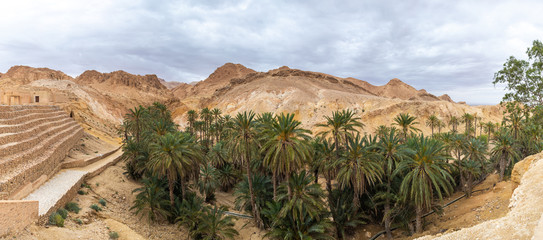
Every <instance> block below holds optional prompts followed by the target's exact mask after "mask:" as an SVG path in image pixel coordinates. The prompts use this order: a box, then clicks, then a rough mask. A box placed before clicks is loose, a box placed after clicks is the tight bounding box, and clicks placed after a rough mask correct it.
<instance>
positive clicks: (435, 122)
mask: <svg viewBox="0 0 543 240" xmlns="http://www.w3.org/2000/svg"><path fill="white" fill-rule="evenodd" d="M426 126H428V127H430V128H431V129H432V136H433V135H434V128H435V127H439V118H437V116H436V115H435V114H432V115H430V116H429V117H428V119H426Z"/></svg>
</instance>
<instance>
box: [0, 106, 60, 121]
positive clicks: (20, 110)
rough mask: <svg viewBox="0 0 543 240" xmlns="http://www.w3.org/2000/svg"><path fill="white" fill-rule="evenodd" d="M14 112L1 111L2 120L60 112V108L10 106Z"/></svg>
mask: <svg viewBox="0 0 543 240" xmlns="http://www.w3.org/2000/svg"><path fill="white" fill-rule="evenodd" d="M10 108H11V109H12V110H8V109H6V108H4V109H5V110H0V118H15V117H19V116H22V115H27V114H30V113H44V112H51V111H58V110H60V108H59V107H58V106H10Z"/></svg>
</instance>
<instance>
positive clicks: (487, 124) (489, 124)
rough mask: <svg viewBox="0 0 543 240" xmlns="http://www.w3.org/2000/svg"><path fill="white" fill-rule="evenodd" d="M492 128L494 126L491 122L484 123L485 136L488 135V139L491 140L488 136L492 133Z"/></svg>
mask: <svg viewBox="0 0 543 240" xmlns="http://www.w3.org/2000/svg"><path fill="white" fill-rule="evenodd" d="M494 127H495V125H494V123H492V122H491V121H488V122H487V123H485V128H486V134H487V135H488V139H490V138H491V136H490V134H491V133H492V132H494Z"/></svg>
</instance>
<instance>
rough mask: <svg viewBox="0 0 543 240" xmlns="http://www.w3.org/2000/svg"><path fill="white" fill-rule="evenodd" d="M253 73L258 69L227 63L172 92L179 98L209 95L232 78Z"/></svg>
mask: <svg viewBox="0 0 543 240" xmlns="http://www.w3.org/2000/svg"><path fill="white" fill-rule="evenodd" d="M252 73H256V71H255V70H253V69H250V68H247V67H245V66H243V65H241V64H234V63H226V64H224V65H222V66H221V67H219V68H217V69H216V70H215V71H214V72H213V73H211V75H209V77H207V78H206V79H205V80H203V81H200V82H197V83H196V84H181V85H179V86H177V87H175V88H174V89H172V93H173V95H174V96H176V97H178V98H186V97H209V96H210V95H211V94H213V93H214V92H215V91H216V90H217V89H221V88H224V87H226V86H227V85H228V84H230V83H231V80H232V79H237V78H243V77H245V76H247V75H249V74H252Z"/></svg>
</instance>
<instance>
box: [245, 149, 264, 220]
mask: <svg viewBox="0 0 543 240" xmlns="http://www.w3.org/2000/svg"><path fill="white" fill-rule="evenodd" d="M245 151H247V155H246V156H245V161H246V162H245V163H246V164H247V165H246V167H247V182H248V183H249V193H250V194H251V207H252V209H253V216H254V218H255V224H256V226H257V227H258V228H262V224H261V222H262V221H261V220H260V210H259V209H258V207H257V206H256V200H255V193H254V191H253V178H252V173H251V157H250V156H251V153H250V152H249V143H248V142H247V139H246V140H245Z"/></svg>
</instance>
